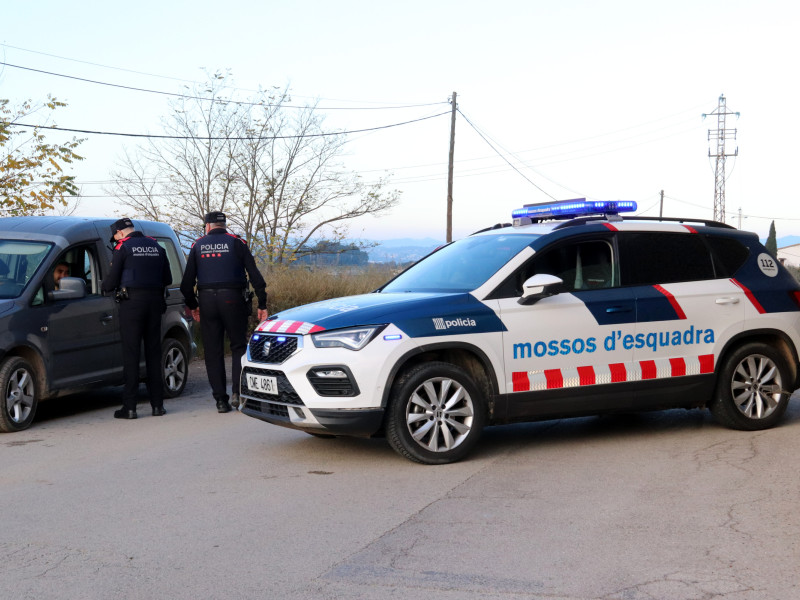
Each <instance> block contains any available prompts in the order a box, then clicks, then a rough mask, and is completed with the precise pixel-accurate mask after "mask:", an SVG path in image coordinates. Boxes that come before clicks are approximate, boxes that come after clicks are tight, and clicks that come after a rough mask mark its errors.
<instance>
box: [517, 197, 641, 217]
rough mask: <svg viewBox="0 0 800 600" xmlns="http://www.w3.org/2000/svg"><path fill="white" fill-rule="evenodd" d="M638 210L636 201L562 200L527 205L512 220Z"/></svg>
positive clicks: (518, 210)
mask: <svg viewBox="0 0 800 600" xmlns="http://www.w3.org/2000/svg"><path fill="white" fill-rule="evenodd" d="M636 209H637V205H636V202H635V201H634V200H586V198H577V199H575V200H561V201H558V202H543V203H540V204H526V205H525V206H523V207H522V208H518V209H516V210H514V211H513V212H512V213H511V218H512V219H524V218H528V219H572V218H574V217H586V216H589V215H609V214H614V215H615V214H618V213H621V212H634V211H635V210H636Z"/></svg>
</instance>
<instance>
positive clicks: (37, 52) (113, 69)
mask: <svg viewBox="0 0 800 600" xmlns="http://www.w3.org/2000/svg"><path fill="white" fill-rule="evenodd" d="M0 46H2V47H4V48H12V49H14V50H20V51H21V52H29V53H31V54H39V55H41V56H49V57H51V58H57V59H59V60H65V61H69V62H75V63H80V64H84V65H90V66H93V67H100V68H102V69H110V70H112V71H123V72H126V73H133V74H135V75H144V76H145V77H156V78H159V79H168V80H171V81H178V82H181V83H191V84H193V85H205V83H204V82H199V81H195V80H191V79H181V78H179V77H170V76H167V75H157V74H155V73H146V72H144V71H136V70H134V69H126V68H123V67H114V66H110V65H103V64H100V63H95V62H90V61H86V60H79V59H76V58H69V57H66V56H59V55H58V54H49V53H47V52H40V51H38V50H30V49H28V48H20V47H19V46H12V45H10V44H5V43H2V42H0ZM4 64H5V63H4ZM10 66H13V65H10ZM20 68H25V67H20ZM231 89H234V90H236V91H242V92H247V93H257V92H259V91H261V90H250V89H247V88H237V87H234V88H231ZM293 96H295V97H297V98H314V99H315V100H317V101H318V100H327V101H331V102H359V103H362V104H363V103H367V104H394V103H387V102H369V101H365V100H346V99H341V98H320V97H315V96H304V95H300V94H293ZM434 104H445V102H435V103H428V104H418V105H409V106H433V105H434ZM368 108H369V107H355V108H354V110H362V109H363V110H366V109H368ZM375 108H383V107H375ZM386 108H405V107H404V106H401V107H394V106H389V107H386ZM325 110H348V108H346V107H345V108H341V109H340V108H335V107H332V108H326V109H325Z"/></svg>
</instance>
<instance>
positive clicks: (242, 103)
mask: <svg viewBox="0 0 800 600" xmlns="http://www.w3.org/2000/svg"><path fill="white" fill-rule="evenodd" d="M0 65H4V66H6V67H13V68H15V69H22V70H23V71H31V72H33V73H41V74H43V75H52V76H53V77H63V78H65V79H72V80H74V81H82V82H84V83H92V84H95V85H104V86H107V87H113V88H119V89H122V90H130V91H133V92H145V93H147V94H159V95H162V96H171V97H174V98H183V99H186V100H204V101H209V102H215V103H221V104H228V103H230V104H239V105H242V106H280V107H283V108H298V109H303V108H306V107H305V106H296V105H291V104H284V103H280V104H271V103H264V102H244V101H240V100H224V99H217V98H207V97H205V96H191V95H189V94H179V93H177V92H164V91H161V90H151V89H147V88H139V87H133V86H129V85H121V84H117V83H108V82H106V81H98V80H96V79H85V78H83V77H75V76H74V75H64V74H63V73H53V72H52V71H42V70H41V69H33V68H31V67H23V66H20V65H12V64H11V63H7V62H2V61H0ZM438 104H444V102H429V103H426V104H408V105H405V106H364V107H359V106H326V107H317V108H318V109H319V110H398V109H405V108H419V107H425V106H436V105H438Z"/></svg>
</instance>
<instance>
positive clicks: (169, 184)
mask: <svg viewBox="0 0 800 600" xmlns="http://www.w3.org/2000/svg"><path fill="white" fill-rule="evenodd" d="M225 78H226V76H225V75H219V74H218V75H215V76H214V77H213V78H212V81H211V83H210V84H209V86H207V87H206V88H204V89H203V90H195V91H194V93H193V94H192V95H193V96H194V97H195V98H192V99H188V98H185V99H181V100H180V101H177V102H175V103H173V106H172V109H173V112H172V114H171V116H170V118H169V119H167V120H165V122H164V128H165V131H166V132H167V134H168V135H170V136H174V139H169V140H163V139H150V140H148V143H147V144H145V145H143V146H142V147H140V148H139V149H138V151H137V152H136V154H134V155H133V156H132V155H130V154H127V153H126V155H125V157H124V159H123V161H122V170H121V171H120V172H118V173H115V178H116V179H117V180H118V182H119V183H118V185H117V189H116V190H115V191H112V193H114V194H115V195H116V196H117V197H119V198H120V199H121V200H122V201H123V203H124V204H125V205H126V206H127V207H129V208H130V209H132V210H133V211H135V212H136V214H137V215H141V216H144V217H147V218H150V219H154V220H159V221H166V222H168V223H170V224H171V225H172V226H173V228H175V229H176V230H177V231H179V234H181V235H183V236H184V237H185V236H192V235H195V234H196V233H198V228H199V227H200V225H201V224H202V217H203V215H204V214H205V213H206V212H208V211H210V210H222V211H225V213H226V214H227V215H228V219H229V221H230V223H231V224H232V225H233V228H234V230H235V231H237V232H240V233H243V234H244V236H245V238H246V239H248V241H249V242H250V245H251V248H252V249H253V252H254V254H255V255H257V256H260V257H261V258H262V259H263V260H264V261H265V262H267V263H270V264H271V263H284V262H288V261H291V260H292V259H293V257H294V256H295V255H296V254H297V253H300V252H302V251H303V249H304V248H305V247H307V245H308V244H309V242H310V241H311V240H312V239H314V238H325V239H329V240H341V239H343V238H344V237H345V235H346V232H347V222H348V221H349V220H351V219H353V218H356V217H359V216H362V215H366V214H379V213H382V212H384V211H386V210H388V209H389V208H391V207H392V206H394V205H395V204H396V203H397V200H398V192H396V191H393V192H385V191H384V187H385V185H386V181H385V180H380V181H378V182H376V183H372V184H365V183H364V182H363V181H362V180H361V178H360V177H359V176H358V175H357V174H355V173H353V172H349V171H347V170H346V169H345V168H344V166H343V165H342V163H341V155H342V153H343V149H344V146H345V144H346V142H347V139H346V136H345V135H343V134H336V133H326V132H325V131H324V130H323V127H322V125H323V118H322V116H321V115H320V114H319V112H318V110H317V108H316V105H314V106H306V107H304V108H297V107H294V106H288V102H289V100H290V97H289V94H288V90H282V91H280V90H278V89H272V90H271V91H263V92H260V93H259V94H258V95H257V96H256V97H255V98H254V99H253V100H250V101H248V102H234V101H232V100H231V99H229V98H226V97H225V95H224V93H223V92H224V89H225Z"/></svg>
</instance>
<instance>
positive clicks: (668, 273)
mask: <svg viewBox="0 0 800 600" xmlns="http://www.w3.org/2000/svg"><path fill="white" fill-rule="evenodd" d="M703 238H704V236H702V235H697V234H690V233H662V232H654V231H648V232H641V233H634V232H626V233H622V234H620V235H619V240H620V276H621V281H622V285H656V284H660V283H678V282H681V281H702V280H705V279H714V278H715V277H714V265H713V263H712V260H711V252H710V251H709V249H708V247H707V246H706V244H705V241H704V239H703Z"/></svg>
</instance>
